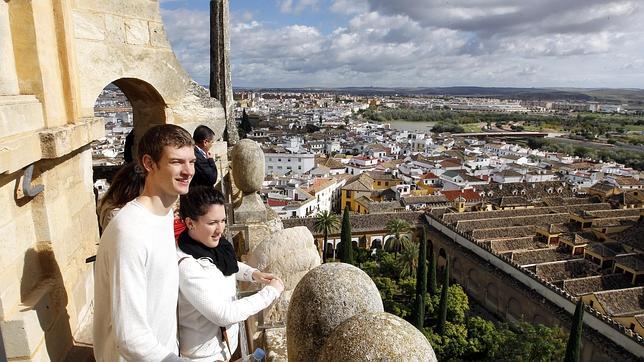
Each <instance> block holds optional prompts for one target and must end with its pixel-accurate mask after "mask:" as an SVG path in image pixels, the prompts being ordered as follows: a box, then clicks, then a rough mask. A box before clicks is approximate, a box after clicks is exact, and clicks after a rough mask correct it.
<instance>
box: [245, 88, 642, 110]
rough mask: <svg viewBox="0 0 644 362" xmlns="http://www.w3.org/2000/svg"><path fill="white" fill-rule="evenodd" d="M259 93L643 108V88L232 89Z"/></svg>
mask: <svg viewBox="0 0 644 362" xmlns="http://www.w3.org/2000/svg"><path fill="white" fill-rule="evenodd" d="M235 90H236V91H238V90H254V91H263V92H330V93H344V94H346V93H350V94H355V95H362V96H370V95H373V96H379V95H395V94H398V95H406V96H415V95H416V96H422V95H426V96H441V95H444V96H463V97H491V98H501V99H521V100H546V101H571V102H575V101H580V102H600V103H611V104H628V105H629V106H630V108H639V109H644V89H623V88H511V87H468V86H462V87H408V88H407V87H396V88H387V87H343V88H236V89H235Z"/></svg>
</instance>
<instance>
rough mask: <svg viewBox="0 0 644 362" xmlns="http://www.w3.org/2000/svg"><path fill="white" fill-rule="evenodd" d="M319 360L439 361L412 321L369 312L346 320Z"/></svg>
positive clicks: (328, 361) (351, 361)
mask: <svg viewBox="0 0 644 362" xmlns="http://www.w3.org/2000/svg"><path fill="white" fill-rule="evenodd" d="M318 361H326V362H336V361H337V362H340V361H342V362H358V361H423V362H435V361H437V359H436V354H435V353H434V349H433V348H432V346H431V345H430V344H429V342H428V341H427V338H426V337H425V336H424V335H423V334H422V333H421V332H420V331H419V330H418V329H416V327H414V326H413V325H411V324H410V323H409V322H407V321H405V320H404V319H401V318H399V317H396V316H395V315H393V314H389V313H385V312H381V313H365V314H360V315H356V316H355V317H353V318H351V319H349V320H347V321H345V322H344V323H342V324H341V325H340V326H338V327H337V328H336V329H334V330H333V332H332V333H331V335H329V337H328V338H327V339H326V341H325V343H324V346H323V347H322V351H320V355H319V357H318Z"/></svg>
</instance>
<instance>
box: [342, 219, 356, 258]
mask: <svg viewBox="0 0 644 362" xmlns="http://www.w3.org/2000/svg"><path fill="white" fill-rule="evenodd" d="M340 242H341V243H342V255H341V260H342V262H343V263H347V264H353V241H352V240H351V220H349V208H348V207H347V208H345V209H344V213H343V214H342V230H341V231H340Z"/></svg>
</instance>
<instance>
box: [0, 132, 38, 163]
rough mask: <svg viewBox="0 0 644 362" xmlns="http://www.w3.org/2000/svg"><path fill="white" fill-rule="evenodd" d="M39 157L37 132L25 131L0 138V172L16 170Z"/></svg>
mask: <svg viewBox="0 0 644 362" xmlns="http://www.w3.org/2000/svg"><path fill="white" fill-rule="evenodd" d="M41 158H42V152H41V147H40V138H39V137H38V134H37V133H32V132H25V133H21V134H17V135H13V136H10V137H5V138H2V139H0V173H5V172H6V173H13V172H16V171H18V170H20V169H22V168H24V167H26V166H28V165H30V164H32V163H34V162H36V161H38V160H40V159H41Z"/></svg>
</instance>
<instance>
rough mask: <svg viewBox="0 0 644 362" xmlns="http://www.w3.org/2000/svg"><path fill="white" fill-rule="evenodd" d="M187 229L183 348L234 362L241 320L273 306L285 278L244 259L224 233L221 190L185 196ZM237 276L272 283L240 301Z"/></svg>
mask: <svg viewBox="0 0 644 362" xmlns="http://www.w3.org/2000/svg"><path fill="white" fill-rule="evenodd" d="M179 213H180V216H181V218H182V219H183V220H184V222H185V224H186V230H185V231H183V232H182V233H181V235H179V242H178V256H179V348H180V350H181V356H182V357H184V358H188V359H190V360H192V361H208V362H212V361H228V360H229V359H230V358H231V356H232V354H233V353H234V352H235V349H237V334H238V322H241V321H243V320H245V319H246V318H248V317H250V316H251V315H253V314H255V313H257V312H259V311H261V310H262V309H264V308H266V307H268V306H269V305H270V304H271V303H272V302H273V301H274V300H275V299H277V297H279V295H280V294H281V293H282V291H283V290H284V285H283V284H282V281H281V280H279V279H278V278H277V277H275V276H274V275H272V274H268V273H262V272H260V271H258V270H257V269H253V268H251V267H249V266H248V265H246V264H244V263H241V262H238V261H237V258H236V255H235V251H234V249H233V246H232V244H231V243H230V242H229V241H228V240H226V239H225V238H224V237H223V232H224V229H225V227H226V210H225V209H224V197H223V195H222V194H221V192H219V191H217V190H215V189H214V188H213V187H208V186H195V187H192V188H191V189H190V191H189V192H188V194H186V195H183V196H181V201H180V206H179ZM237 280H244V281H254V282H260V283H263V284H267V285H266V286H265V287H264V288H263V289H262V290H260V291H259V292H258V293H256V294H254V295H252V296H249V297H246V298H242V299H238V300H237V299H236V294H237V287H236V282H237Z"/></svg>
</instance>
